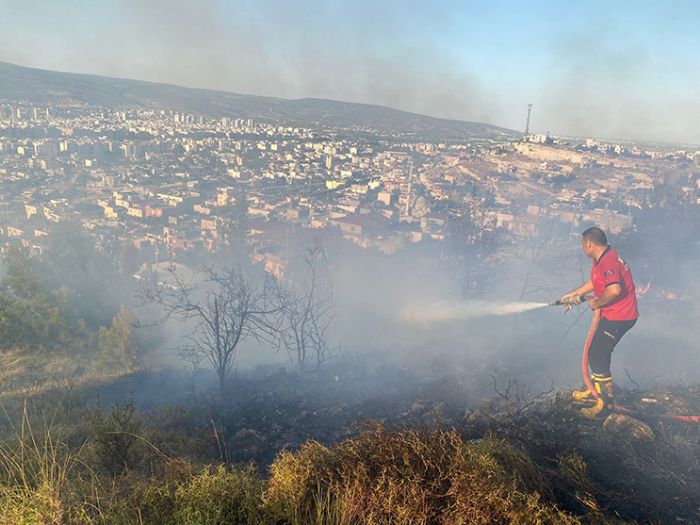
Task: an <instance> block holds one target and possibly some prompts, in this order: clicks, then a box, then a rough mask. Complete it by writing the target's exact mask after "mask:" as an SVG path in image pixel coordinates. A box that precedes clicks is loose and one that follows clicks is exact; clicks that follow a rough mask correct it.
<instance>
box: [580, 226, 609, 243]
mask: <svg viewBox="0 0 700 525" xmlns="http://www.w3.org/2000/svg"><path fill="white" fill-rule="evenodd" d="M581 237H583V238H584V239H586V240H589V241H591V242H592V243H593V244H595V245H596V246H607V245H608V238H607V237H606V236H605V232H604V231H603V230H601V229H600V228H598V227H597V226H592V227H591V228H588V229H587V230H586V231H584V232H583V233H582V234H581Z"/></svg>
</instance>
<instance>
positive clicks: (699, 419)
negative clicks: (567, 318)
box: [550, 295, 700, 423]
mask: <svg viewBox="0 0 700 525" xmlns="http://www.w3.org/2000/svg"><path fill="white" fill-rule="evenodd" d="M590 298H591V297H590V296H585V295H581V296H577V297H573V298H571V299H569V300H564V301H562V300H558V301H554V302H552V303H550V305H551V306H565V307H566V308H567V311H568V310H570V309H571V308H572V306H573V305H577V304H581V303H582V302H587V301H588V300H589V299H590ZM599 322H600V309H599V308H597V309H595V310H593V318H592V319H591V326H590V327H589V329H588V336H586V343H585V345H584V347H583V356H582V359H581V374H582V375H583V381H584V383H585V384H586V388H587V389H588V391H589V392H590V393H591V395H592V396H593V397H595V398H596V399H600V394H599V393H598V391H597V390H596V389H595V387H594V386H593V381H592V380H591V376H590V374H589V372H588V351H589V350H590V348H591V343H592V342H593V336H594V335H595V332H596V330H597V329H598V323H599ZM613 410H614V411H615V412H618V413H620V414H627V415H635V414H641V412H638V411H635V410H630V409H628V408H625V407H623V406H620V405H618V404H614V405H613ZM644 415H648V414H644ZM654 416H655V417H657V418H659V419H665V420H671V421H682V422H685V423H700V415H699V416H690V415H676V414H655V415H654Z"/></svg>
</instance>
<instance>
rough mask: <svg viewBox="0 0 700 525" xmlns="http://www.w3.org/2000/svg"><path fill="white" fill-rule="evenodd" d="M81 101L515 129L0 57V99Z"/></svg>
mask: <svg viewBox="0 0 700 525" xmlns="http://www.w3.org/2000/svg"><path fill="white" fill-rule="evenodd" d="M2 100H5V101H7V102H24V103H29V104H35V105H53V104H65V105H69V104H76V105H80V104H84V105H88V106H98V107H109V108H120V109H121V108H143V109H157V110H165V109H167V110H173V111H184V112H192V113H200V114H204V115H208V116H212V117H219V116H232V117H242V118H252V119H254V120H257V121H260V122H264V123H274V124H283V125H292V126H299V127H309V128H331V129H332V128H336V129H349V128H350V129H351V128H361V129H365V130H367V129H374V130H376V131H379V132H382V133H398V134H403V135H406V134H408V135H416V136H422V137H425V136H430V137H433V138H440V137H442V138H446V139H447V138H460V137H461V138H484V139H494V140H507V139H510V138H513V137H515V136H517V135H518V133H517V132H516V131H513V130H509V129H506V128H502V127H499V126H495V125H492V124H486V123H481V122H468V121H462V120H453V119H445V118H439V117H432V116H428V115H421V114H418V113H412V112H408V111H403V110H399V109H395V108H391V107H387V106H381V105H377V104H365V103H359V102H344V101H339V100H331V99H322V98H314V97H305V98H299V99H285V98H279V97H268V96H261V95H247V94H240V93H233V92H228V91H222V90H212V89H204V88H190V87H183V86H177V85H174V84H167V83H161V82H152V81H146V80H135V79H127V78H117V77H108V76H102V75H92V74H85V73H66V72H60V71H51V70H46V69H38V68H31V67H25V66H20V65H16V64H12V63H9V62H2V61H0V101H2Z"/></svg>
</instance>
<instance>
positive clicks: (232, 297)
mask: <svg viewBox="0 0 700 525" xmlns="http://www.w3.org/2000/svg"><path fill="white" fill-rule="evenodd" d="M169 275H170V282H169V283H168V284H158V285H156V286H155V288H154V289H153V290H151V291H150V292H149V298H150V300H151V301H152V302H156V303H158V304H160V305H161V306H162V307H163V309H164V316H163V318H162V319H161V320H160V321H159V322H164V321H166V320H167V319H170V318H175V319H178V320H181V321H186V322H192V323H193V326H192V329H191V332H190V334H189V335H187V336H186V338H187V340H188V341H189V345H188V350H187V352H186V353H189V355H190V359H191V358H192V357H193V356H195V355H199V356H201V357H203V358H204V359H205V360H206V361H208V362H209V364H210V365H211V366H212V368H213V369H214V371H215V372H216V375H217V377H218V381H219V391H220V393H221V394H222V395H223V393H224V389H225V385H226V378H227V376H228V373H229V372H230V370H231V367H232V366H233V363H234V361H235V358H236V354H237V351H238V348H239V345H240V344H241V343H242V342H244V341H246V340H247V339H251V338H252V339H255V340H256V341H258V342H262V341H267V342H270V343H274V342H276V341H277V339H278V334H279V332H278V328H277V326H276V322H277V320H278V317H277V316H276V314H278V313H279V312H280V310H281V306H280V304H279V303H278V302H276V301H277V300H278V299H279V297H278V295H277V294H275V293H274V290H275V289H276V286H275V283H274V279H273V278H272V277H270V276H266V277H265V278H263V279H262V282H259V281H257V280H256V279H254V278H253V277H252V276H251V275H249V274H246V273H244V272H243V271H242V270H241V268H240V267H231V268H227V269H225V270H223V271H222V272H221V273H219V272H216V271H214V270H213V269H208V270H207V271H206V274H205V277H204V279H203V281H202V282H201V283H199V285H198V286H194V285H193V284H192V283H188V282H185V280H184V278H183V277H182V276H181V275H178V274H177V272H176V271H175V269H170V270H169Z"/></svg>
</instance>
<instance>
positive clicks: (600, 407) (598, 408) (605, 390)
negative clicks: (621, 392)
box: [581, 374, 614, 419]
mask: <svg viewBox="0 0 700 525" xmlns="http://www.w3.org/2000/svg"><path fill="white" fill-rule="evenodd" d="M593 385H594V386H595V389H596V392H598V394H599V395H600V397H599V398H598V399H596V402H595V405H593V406H592V407H590V408H582V409H581V414H582V415H583V416H584V417H587V418H589V419H597V418H604V417H607V416H608V414H610V413H611V412H612V411H613V408H614V404H613V386H612V377H610V376H607V377H601V376H596V375H595V374H594V376H593Z"/></svg>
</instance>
